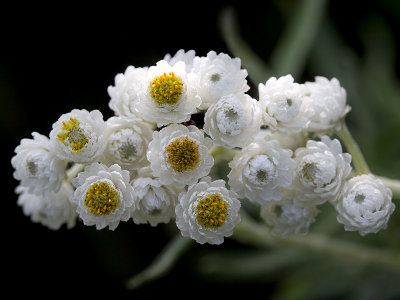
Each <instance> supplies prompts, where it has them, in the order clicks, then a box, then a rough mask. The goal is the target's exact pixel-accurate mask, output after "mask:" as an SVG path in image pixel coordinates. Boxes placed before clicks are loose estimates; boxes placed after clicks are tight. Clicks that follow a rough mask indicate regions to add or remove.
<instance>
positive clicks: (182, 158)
mask: <svg viewBox="0 0 400 300" xmlns="http://www.w3.org/2000/svg"><path fill="white" fill-rule="evenodd" d="M211 146H212V141H211V139H210V138H206V137H204V132H203V130H200V129H198V128H197V127H196V126H193V125H191V126H188V127H186V126H184V125H181V124H171V125H169V126H167V127H165V128H163V129H161V130H160V131H155V132H154V133H153V140H152V141H151V142H150V144H149V150H148V152H147V160H148V161H149V162H150V167H151V170H152V171H153V175H154V176H156V177H159V178H160V182H161V183H162V184H172V183H175V184H176V185H189V184H193V183H195V182H197V180H198V179H199V178H201V177H204V176H206V175H208V173H209V172H210V169H211V167H212V166H213V165H214V159H213V157H212V156H211V155H210V154H209V150H210V148H211Z"/></svg>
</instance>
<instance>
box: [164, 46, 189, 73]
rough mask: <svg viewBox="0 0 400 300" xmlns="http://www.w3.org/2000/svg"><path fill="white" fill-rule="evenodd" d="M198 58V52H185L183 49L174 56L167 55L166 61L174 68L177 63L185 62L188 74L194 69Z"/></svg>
mask: <svg viewBox="0 0 400 300" xmlns="http://www.w3.org/2000/svg"><path fill="white" fill-rule="evenodd" d="M195 57H196V52H195V51H194V50H189V51H185V50H183V49H180V50H178V51H177V52H176V53H175V55H174V56H171V54H169V53H168V54H166V55H165V56H164V59H163V60H165V61H166V62H168V63H169V64H170V65H171V66H174V65H175V64H176V63H177V62H179V61H183V62H184V63H185V65H186V72H188V73H189V72H190V71H191V70H192V67H193V60H194V58H195Z"/></svg>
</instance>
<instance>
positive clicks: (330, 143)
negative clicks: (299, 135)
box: [294, 135, 351, 205]
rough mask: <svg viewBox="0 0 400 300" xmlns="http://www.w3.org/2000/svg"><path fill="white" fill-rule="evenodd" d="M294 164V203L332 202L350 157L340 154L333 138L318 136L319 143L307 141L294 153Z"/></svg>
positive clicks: (341, 183) (340, 151) (347, 173)
mask: <svg viewBox="0 0 400 300" xmlns="http://www.w3.org/2000/svg"><path fill="white" fill-rule="evenodd" d="M294 158H295V161H296V163H297V168H296V173H297V176H296V179H295V180H294V186H295V189H297V190H298V191H299V193H298V195H299V197H296V200H298V201H301V202H304V201H305V202H307V203H309V204H314V205H315V204H322V203H324V202H327V201H330V202H332V203H333V202H335V201H336V200H337V198H338V197H339V192H340V190H341V188H342V185H343V182H344V181H345V180H346V178H347V176H348V175H349V174H350V171H351V165H350V163H351V155H350V154H348V153H342V146H341V145H340V142H339V141H338V140H337V139H333V140H331V139H330V138H329V137H328V136H326V135H325V136H322V138H321V141H313V140H309V141H308V142H307V145H306V147H301V148H298V149H297V150H296V151H295V157H294Z"/></svg>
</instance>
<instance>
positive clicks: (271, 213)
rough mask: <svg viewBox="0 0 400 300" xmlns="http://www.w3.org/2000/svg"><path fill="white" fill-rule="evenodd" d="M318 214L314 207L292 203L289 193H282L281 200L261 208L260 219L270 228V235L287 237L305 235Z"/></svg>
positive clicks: (268, 203) (291, 195)
mask: <svg viewBox="0 0 400 300" xmlns="http://www.w3.org/2000/svg"><path fill="white" fill-rule="evenodd" d="M317 214H318V210H317V207H316V206H315V205H305V204H303V203H300V202H298V201H293V194H292V193H291V192H284V193H283V198H282V200H280V201H278V202H275V201H273V202H267V203H265V204H264V205H262V206H261V210H260V215H261V218H262V219H263V220H264V221H265V222H266V223H267V224H268V225H269V226H271V227H272V233H273V234H275V235H282V236H283V237H288V236H290V235H293V234H302V235H304V234H307V233H308V230H309V228H310V226H311V224H312V223H313V222H314V221H315V218H316V216H317Z"/></svg>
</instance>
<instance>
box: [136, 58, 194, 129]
mask: <svg viewBox="0 0 400 300" xmlns="http://www.w3.org/2000/svg"><path fill="white" fill-rule="evenodd" d="M143 86H144V88H143V94H142V95H141V96H140V97H139V101H138V102H137V105H136V106H135V109H136V111H137V112H138V113H139V114H140V116H141V118H142V119H144V120H146V121H149V122H156V123H157V126H158V127H161V126H164V125H168V124H170V123H182V122H186V121H189V120H190V117H191V115H192V114H193V113H195V112H196V110H197V108H198V107H199V105H200V103H201V99H200V97H199V96H198V95H197V94H196V90H195V89H194V87H193V84H192V83H191V81H190V80H189V78H188V76H187V72H186V64H185V62H183V61H178V62H176V63H175V64H174V65H173V66H171V65H170V64H169V63H168V62H167V61H165V60H161V61H159V62H157V64H156V65H155V66H151V67H150V68H149V69H148V72H147V76H146V78H145V80H144V82H143Z"/></svg>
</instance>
